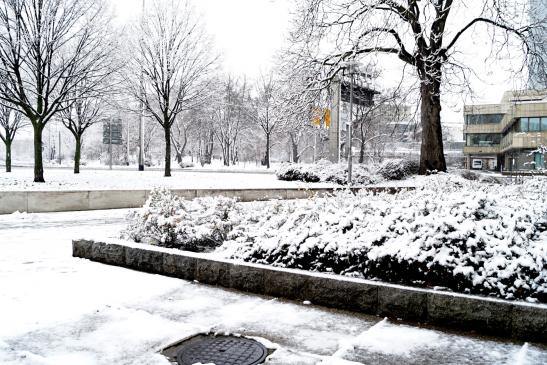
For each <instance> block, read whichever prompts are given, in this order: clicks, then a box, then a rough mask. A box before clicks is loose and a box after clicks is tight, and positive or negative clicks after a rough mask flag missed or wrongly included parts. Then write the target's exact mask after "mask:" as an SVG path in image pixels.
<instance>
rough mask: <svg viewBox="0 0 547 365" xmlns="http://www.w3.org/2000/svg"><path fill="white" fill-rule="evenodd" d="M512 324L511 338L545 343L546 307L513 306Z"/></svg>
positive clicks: (546, 333)
mask: <svg viewBox="0 0 547 365" xmlns="http://www.w3.org/2000/svg"><path fill="white" fill-rule="evenodd" d="M512 324H513V337H516V338H522V339H524V340H527V341H538V342H546V341H547V306H546V305H542V306H539V305H537V306H535V305H534V306H532V305H515V306H513V312H512ZM546 362H547V359H546Z"/></svg>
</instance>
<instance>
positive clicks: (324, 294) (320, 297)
mask: <svg viewBox="0 0 547 365" xmlns="http://www.w3.org/2000/svg"><path fill="white" fill-rule="evenodd" d="M304 293H305V295H306V298H307V300H309V301H311V302H312V303H313V304H319V305H324V306H329V307H334V308H340V309H348V310H354V311H359V312H362V313H368V314H376V312H377V307H378V287H377V286H374V285H370V284H366V283H361V282H355V281H349V280H343V279H340V278H336V277H333V278H332V279H330V278H324V277H316V276H310V277H309V278H308V280H307V283H306V287H305V289H304Z"/></svg>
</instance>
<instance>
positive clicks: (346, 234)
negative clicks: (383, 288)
mask: <svg viewBox="0 0 547 365" xmlns="http://www.w3.org/2000/svg"><path fill="white" fill-rule="evenodd" d="M428 179H430V181H429V184H428V185H427V186H426V187H423V188H420V189H418V190H414V191H405V192H401V193H399V194H395V195H389V194H376V195H374V194H370V193H367V192H361V193H359V194H357V195H355V196H354V195H351V193H349V192H339V193H337V195H335V196H334V197H332V198H317V199H312V200H306V201H292V202H291V201H283V202H275V203H269V204H265V206H264V207H263V208H262V210H260V211H259V210H253V211H244V212H242V213H245V216H244V217H243V219H242V220H241V222H240V223H239V224H238V225H236V226H235V227H234V229H233V230H232V231H231V232H230V233H229V235H228V238H229V239H228V240H227V241H226V242H225V243H224V244H223V246H222V247H221V248H219V250H220V251H223V252H224V255H226V256H228V257H232V258H236V259H243V260H246V261H251V262H257V263H265V264H272V265H276V266H281V267H291V268H300V269H305V270H315V271H323V272H334V273H338V274H344V275H352V276H363V277H366V278H370V279H380V280H384V281H388V282H395V283H402V284H408V285H417V286H424V287H437V286H440V287H446V288H449V289H451V290H454V291H458V292H464V293H475V294H484V295H490V296H496V297H500V298H506V299H530V300H537V301H540V302H544V303H545V302H547V269H546V267H547V232H546V231H547V179H532V180H530V181H527V182H526V183H525V184H524V185H519V186H506V187H503V188H500V187H499V186H493V185H486V184H481V183H479V182H470V181H467V180H465V179H463V178H461V177H457V176H456V177H455V176H450V175H448V174H439V175H435V176H431V177H430V178H428Z"/></svg>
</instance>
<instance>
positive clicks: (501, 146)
mask: <svg viewBox="0 0 547 365" xmlns="http://www.w3.org/2000/svg"><path fill="white" fill-rule="evenodd" d="M464 120H465V125H464V139H465V146H464V148H463V152H464V155H465V164H466V167H467V168H468V169H482V170H496V171H504V172H510V171H532V170H544V169H545V168H547V165H546V164H545V158H547V156H546V155H545V154H544V151H545V149H544V148H543V149H542V146H547V90H543V91H536V90H527V91H510V92H506V93H505V94H504V96H503V99H502V101H501V103H499V104H486V105H466V106H465V107H464Z"/></svg>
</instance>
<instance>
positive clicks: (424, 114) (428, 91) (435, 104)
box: [419, 80, 446, 175]
mask: <svg viewBox="0 0 547 365" xmlns="http://www.w3.org/2000/svg"><path fill="white" fill-rule="evenodd" d="M420 95H421V99H422V104H421V123H422V147H421V153H420V170H419V172H420V174H421V175H425V174H427V173H428V172H429V171H446V161H445V158H444V150H443V136H442V130H441V99H440V85H439V83H438V82H437V81H432V80H428V81H422V84H421V86H420Z"/></svg>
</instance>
